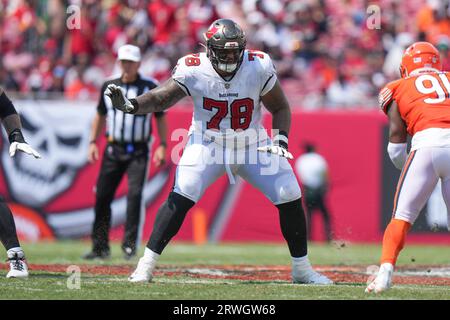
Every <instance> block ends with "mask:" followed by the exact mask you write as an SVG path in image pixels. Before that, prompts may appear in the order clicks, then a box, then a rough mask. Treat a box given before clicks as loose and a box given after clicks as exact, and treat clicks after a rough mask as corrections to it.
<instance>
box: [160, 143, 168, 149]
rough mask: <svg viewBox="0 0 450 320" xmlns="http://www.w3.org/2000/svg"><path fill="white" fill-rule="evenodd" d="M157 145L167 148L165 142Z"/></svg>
mask: <svg viewBox="0 0 450 320" xmlns="http://www.w3.org/2000/svg"><path fill="white" fill-rule="evenodd" d="M159 145H160V146H163V147H165V148H167V143H166V142H161V143H160V144H159Z"/></svg>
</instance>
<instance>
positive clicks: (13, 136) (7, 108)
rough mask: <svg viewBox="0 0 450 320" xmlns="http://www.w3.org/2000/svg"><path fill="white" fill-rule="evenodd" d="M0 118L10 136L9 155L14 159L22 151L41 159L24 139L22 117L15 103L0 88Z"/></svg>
mask: <svg viewBox="0 0 450 320" xmlns="http://www.w3.org/2000/svg"><path fill="white" fill-rule="evenodd" d="M0 118H1V119H2V123H3V126H4V127H5V130H6V133H7V135H8V139H9V143H10V147H9V155H10V156H11V157H13V156H14V155H15V154H16V151H17V150H19V151H22V152H25V153H26V154H29V155H32V156H34V157H35V158H40V157H41V155H40V154H39V153H38V152H37V151H35V150H34V149H33V148H32V147H30V146H29V145H28V144H27V143H26V141H25V138H24V137H23V134H22V124H21V122H20V117H19V115H18V114H17V111H16V108H14V105H13V103H12V102H11V100H9V98H8V97H7V96H6V93H5V92H4V91H3V89H2V88H0Z"/></svg>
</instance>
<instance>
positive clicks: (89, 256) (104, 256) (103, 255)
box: [83, 251, 111, 260]
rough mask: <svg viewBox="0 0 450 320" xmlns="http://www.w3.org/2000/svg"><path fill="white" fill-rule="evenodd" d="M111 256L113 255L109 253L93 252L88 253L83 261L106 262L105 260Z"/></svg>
mask: <svg viewBox="0 0 450 320" xmlns="http://www.w3.org/2000/svg"><path fill="white" fill-rule="evenodd" d="M110 256H111V255H110V253H109V251H91V252H88V253H86V254H85V255H84V256H83V259H85V260H94V259H102V260H104V259H109V257H110Z"/></svg>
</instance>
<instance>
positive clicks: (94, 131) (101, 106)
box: [88, 84, 107, 163]
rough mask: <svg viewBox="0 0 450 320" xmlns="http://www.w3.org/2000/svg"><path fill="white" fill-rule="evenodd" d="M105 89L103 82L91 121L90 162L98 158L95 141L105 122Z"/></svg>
mask: <svg viewBox="0 0 450 320" xmlns="http://www.w3.org/2000/svg"><path fill="white" fill-rule="evenodd" d="M105 89H106V84H103V87H102V89H101V91H100V99H99V102H98V105H97V113H96V114H95V117H94V120H93V121H92V125H91V133H90V136H89V150H88V161H89V162H90V163H94V162H95V161H97V160H98V157H99V153H98V147H97V144H96V141H97V138H98V137H99V135H100V133H101V132H102V131H103V128H104V127H105V124H106V112H107V111H106V105H105V101H104V97H103V91H104V90H105Z"/></svg>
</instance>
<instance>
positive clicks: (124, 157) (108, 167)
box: [92, 143, 149, 252]
mask: <svg viewBox="0 0 450 320" xmlns="http://www.w3.org/2000/svg"><path fill="white" fill-rule="evenodd" d="M148 160H149V148H148V145H147V144H146V143H142V144H134V145H133V146H132V147H130V145H128V146H127V145H123V144H113V143H108V145H107V147H106V149H105V152H104V154H103V160H102V164H101V169H100V174H99V176H98V180H97V188H96V189H97V190H96V199H95V221H94V226H93V230H92V242H93V250H94V251H95V252H102V251H108V252H109V251H110V247H109V230H110V228H111V203H112V201H113V199H114V194H115V192H116V190H117V187H118V186H119V184H120V181H121V180H122V178H123V176H124V174H125V173H127V175H128V195H127V212H126V214H127V215H126V223H125V234H124V238H123V242H122V248H124V247H128V248H131V249H132V250H133V251H135V250H136V242H137V240H138V239H137V238H138V233H139V226H140V223H141V221H140V220H141V202H142V190H143V186H144V182H145V180H146V176H147V164H148Z"/></svg>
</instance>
